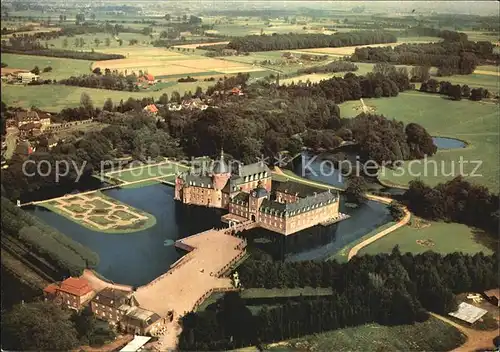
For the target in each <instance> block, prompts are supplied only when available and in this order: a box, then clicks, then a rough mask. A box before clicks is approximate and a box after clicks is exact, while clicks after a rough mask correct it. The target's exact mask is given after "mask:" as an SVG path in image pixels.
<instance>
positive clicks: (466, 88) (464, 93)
mask: <svg viewBox="0 0 500 352" xmlns="http://www.w3.org/2000/svg"><path fill="white" fill-rule="evenodd" d="M462 96H463V97H464V98H468V97H470V88H469V86H468V85H467V84H464V85H463V86H462Z"/></svg>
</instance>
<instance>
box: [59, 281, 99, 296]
mask: <svg viewBox="0 0 500 352" xmlns="http://www.w3.org/2000/svg"><path fill="white" fill-rule="evenodd" d="M59 291H63V292H66V293H69V294H71V295H74V296H83V295H86V294H87V293H89V292H91V291H92V287H90V285H89V282H88V281H87V280H85V279H83V278H75V277H70V278H69V279H66V280H64V281H63V282H62V283H61V287H59Z"/></svg>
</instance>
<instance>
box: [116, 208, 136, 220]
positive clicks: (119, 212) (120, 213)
mask: <svg viewBox="0 0 500 352" xmlns="http://www.w3.org/2000/svg"><path fill="white" fill-rule="evenodd" d="M113 214H114V215H115V216H117V217H119V218H120V220H132V219H136V218H137V217H136V216H135V215H132V214H130V213H128V212H126V211H123V210H117V211H115V212H114V213H113Z"/></svg>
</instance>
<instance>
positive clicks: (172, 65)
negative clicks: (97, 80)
mask: <svg viewBox="0 0 500 352" xmlns="http://www.w3.org/2000/svg"><path fill="white" fill-rule="evenodd" d="M112 52H113V53H115V54H123V55H125V56H126V58H125V59H118V60H106V61H97V62H95V63H94V64H93V67H94V68H95V67H100V68H101V69H105V68H109V69H111V70H118V71H119V72H125V70H126V71H127V73H132V72H136V73H138V72H139V70H142V71H146V72H148V73H150V74H152V75H154V76H157V77H158V78H167V77H168V76H179V75H186V76H187V75H189V76H197V75H198V76H200V75H201V76H206V75H211V74H214V75H216V74H236V73H239V72H257V71H264V70H265V69H263V68H260V67H255V66H252V65H250V64H245V63H239V62H232V61H228V60H223V59H213V58H208V57H203V56H197V55H184V54H181V53H180V52H179V51H175V50H167V49H162V48H149V47H148V48H122V49H120V50H116V49H112Z"/></svg>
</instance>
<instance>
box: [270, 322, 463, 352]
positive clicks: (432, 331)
mask: <svg viewBox="0 0 500 352" xmlns="http://www.w3.org/2000/svg"><path fill="white" fill-rule="evenodd" d="M464 342H465V337H464V336H463V335H462V334H461V333H460V331H458V330H457V329H456V328H455V327H453V326H451V325H448V324H447V323H445V322H443V321H441V320H438V319H437V318H434V317H431V318H429V319H428V320H427V321H425V322H423V323H415V324H413V325H398V326H382V325H379V324H366V325H361V326H357V327H352V328H346V329H339V330H333V331H329V332H324V333H320V334H315V335H309V336H305V337H301V338H298V339H294V340H290V341H288V343H286V344H280V345H281V346H275V347H272V345H271V348H268V349H266V351H301V352H305V351H321V352H323V351H324V352H326V351H384V352H385V351H409V350H411V351H450V350H452V349H454V348H455V347H457V346H459V345H461V344H463V343H464ZM285 348H286V349H285Z"/></svg>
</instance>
